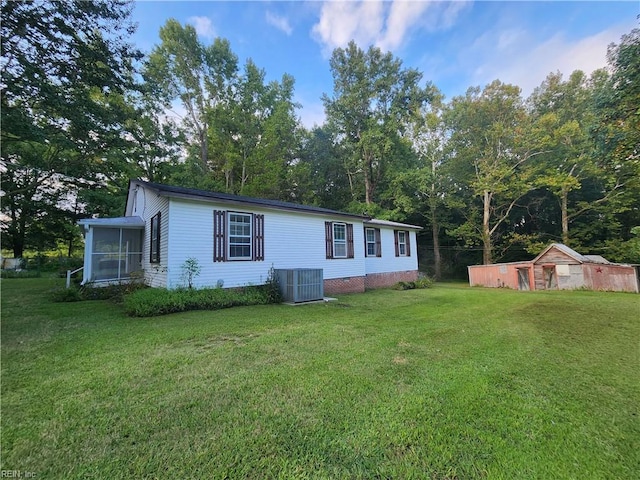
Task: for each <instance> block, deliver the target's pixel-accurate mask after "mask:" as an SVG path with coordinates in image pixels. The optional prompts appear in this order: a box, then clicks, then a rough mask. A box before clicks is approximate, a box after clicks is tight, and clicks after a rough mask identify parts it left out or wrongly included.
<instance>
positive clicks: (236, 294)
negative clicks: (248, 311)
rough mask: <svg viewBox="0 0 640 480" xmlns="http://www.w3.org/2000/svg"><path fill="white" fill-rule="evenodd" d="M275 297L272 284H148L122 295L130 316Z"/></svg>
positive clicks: (215, 307) (264, 301)
mask: <svg viewBox="0 0 640 480" xmlns="http://www.w3.org/2000/svg"><path fill="white" fill-rule="evenodd" d="M277 300H278V298H277V297H276V296H275V295H274V293H273V288H272V287H271V286H269V285H267V286H262V285H261V286H249V287H243V288H238V289H223V288H206V289H178V290H166V289H160V288H149V289H145V290H140V291H138V292H135V293H133V294H131V295H127V296H126V297H125V299H124V307H125V311H126V312H127V314H129V315H131V316H133V317H151V316H156V315H165V314H168V313H176V312H186V311H189V310H219V309H222V308H229V307H236V306H246V305H265V304H269V303H274V302H275V301H277Z"/></svg>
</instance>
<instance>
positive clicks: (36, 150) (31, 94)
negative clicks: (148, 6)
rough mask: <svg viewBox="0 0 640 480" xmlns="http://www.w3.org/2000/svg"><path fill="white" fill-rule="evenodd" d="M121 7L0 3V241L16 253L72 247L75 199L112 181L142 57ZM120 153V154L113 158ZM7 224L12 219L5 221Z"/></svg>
mask: <svg viewBox="0 0 640 480" xmlns="http://www.w3.org/2000/svg"><path fill="white" fill-rule="evenodd" d="M130 8H131V5H130V4H129V3H128V2H124V1H117V0H107V1H104V2H61V1H54V0H45V1H38V2H11V1H6V2H5V1H3V2H2V25H1V30H2V42H1V46H2V47H1V48H2V59H3V62H2V84H3V88H2V99H1V102H2V105H1V108H0V111H1V113H2V121H1V122H0V125H1V132H0V134H1V138H2V169H3V175H2V190H3V191H4V193H5V195H4V196H3V201H2V213H3V220H2V237H3V246H5V247H9V248H11V249H12V250H13V252H14V255H15V256H16V257H20V256H22V254H23V252H24V251H25V249H28V248H34V249H38V250H42V249H45V248H49V247H52V246H54V245H55V244H56V243H57V241H58V240H65V241H66V243H67V244H68V245H69V250H73V246H74V242H75V243H76V244H77V239H78V235H79V230H78V229H77V227H75V221H76V220H77V219H78V218H79V215H80V213H81V212H80V210H81V207H80V204H79V201H78V195H79V194H80V191H81V190H84V188H85V186H87V185H91V187H89V188H98V189H99V188H101V187H102V186H103V185H104V183H105V182H104V178H105V177H107V178H113V177H114V176H117V174H116V175H114V173H116V172H117V171H118V170H119V168H114V167H115V165H114V163H113V162H112V161H105V160H106V159H109V160H112V158H113V156H120V157H122V150H123V147H124V145H125V144H126V141H124V138H125V136H126V135H123V133H122V129H123V125H124V121H125V118H126V115H127V114H126V109H124V108H123V107H124V104H125V102H123V100H122V99H123V97H124V95H125V94H126V93H127V92H128V91H129V90H130V89H132V88H133V81H132V78H133V63H134V62H135V61H136V60H138V59H139V58H140V57H141V53H140V52H138V51H137V50H136V49H135V48H133V47H132V46H131V45H130V44H128V43H127V41H126V37H127V36H128V35H129V34H131V33H132V32H133V30H134V27H133V26H132V24H131V23H130V22H129V14H130ZM114 152H117V153H114ZM6 219H9V220H6Z"/></svg>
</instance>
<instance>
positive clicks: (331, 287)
mask: <svg viewBox="0 0 640 480" xmlns="http://www.w3.org/2000/svg"><path fill="white" fill-rule="evenodd" d="M364 283H365V278H364V277H344V278H327V279H325V280H324V293H325V294H326V295H337V294H340V293H362V292H364Z"/></svg>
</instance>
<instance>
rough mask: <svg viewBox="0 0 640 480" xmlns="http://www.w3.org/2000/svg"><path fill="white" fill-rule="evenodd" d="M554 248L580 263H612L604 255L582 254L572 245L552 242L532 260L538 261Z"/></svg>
mask: <svg viewBox="0 0 640 480" xmlns="http://www.w3.org/2000/svg"><path fill="white" fill-rule="evenodd" d="M552 248H555V249H557V250H560V251H561V252H562V253H564V254H565V255H568V256H570V257H571V258H573V259H574V260H575V261H577V262H580V263H602V264H609V263H611V262H609V260H607V259H606V258H604V257H601V256H600V255H581V254H579V253H578V252H576V251H575V250H574V249H572V248H570V247H567V246H566V245H565V244H564V243H552V244H551V245H549V246H548V247H547V248H545V249H544V250H543V251H542V252H541V253H540V254H539V255H538V256H537V257H536V258H534V259H533V260H532V262H533V263H536V262H537V261H538V260H539V259H540V258H542V257H543V256H544V255H545V254H546V253H547V252H548V251H549V250H551V249H552Z"/></svg>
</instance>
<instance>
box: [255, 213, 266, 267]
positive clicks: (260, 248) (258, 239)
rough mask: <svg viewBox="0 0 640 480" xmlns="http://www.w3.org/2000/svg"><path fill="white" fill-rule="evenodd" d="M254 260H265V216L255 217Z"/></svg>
mask: <svg viewBox="0 0 640 480" xmlns="http://www.w3.org/2000/svg"><path fill="white" fill-rule="evenodd" d="M253 259H254V260H257V261H262V260H264V215H254V216H253Z"/></svg>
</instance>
